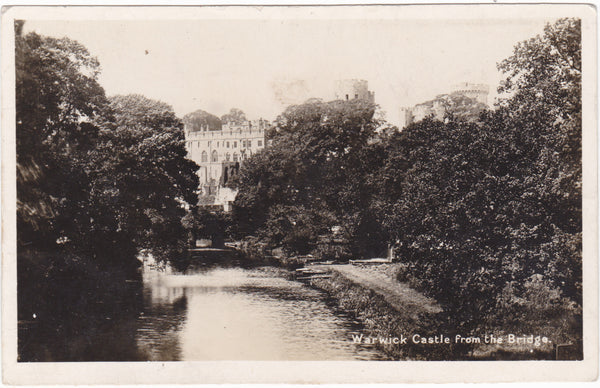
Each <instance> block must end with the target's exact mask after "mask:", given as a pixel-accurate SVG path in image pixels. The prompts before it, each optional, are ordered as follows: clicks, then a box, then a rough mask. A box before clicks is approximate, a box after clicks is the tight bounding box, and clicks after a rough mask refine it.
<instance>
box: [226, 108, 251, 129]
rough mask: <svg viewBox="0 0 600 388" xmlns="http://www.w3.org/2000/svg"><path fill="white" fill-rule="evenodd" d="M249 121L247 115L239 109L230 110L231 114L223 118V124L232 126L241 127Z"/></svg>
mask: <svg viewBox="0 0 600 388" xmlns="http://www.w3.org/2000/svg"><path fill="white" fill-rule="evenodd" d="M247 120H248V119H246V114H245V113H244V112H243V111H242V110H241V109H238V108H231V109H230V110H229V113H225V114H224V115H223V116H221V122H222V123H231V124H236V125H240V124H243V123H244V122H245V121H247Z"/></svg>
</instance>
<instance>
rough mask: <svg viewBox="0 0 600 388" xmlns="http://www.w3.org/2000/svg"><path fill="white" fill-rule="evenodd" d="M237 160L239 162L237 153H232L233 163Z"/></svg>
mask: <svg viewBox="0 0 600 388" xmlns="http://www.w3.org/2000/svg"><path fill="white" fill-rule="evenodd" d="M238 160H239V156H238V153H237V152H234V153H233V161H234V162H237V161H238Z"/></svg>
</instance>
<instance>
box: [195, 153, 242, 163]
mask: <svg viewBox="0 0 600 388" xmlns="http://www.w3.org/2000/svg"><path fill="white" fill-rule="evenodd" d="M245 158H246V154H245V153H244V152H242V153H241V155H240V154H238V153H237V152H234V153H233V161H234V162H239V161H241V160H243V159H245ZM200 161H201V162H203V163H206V162H208V153H207V152H206V151H202V155H201V156H200ZM210 161H211V162H218V161H219V153H218V152H217V151H213V152H212V154H211V156H210ZM225 161H226V162H229V161H231V154H230V153H229V152H228V153H226V154H225Z"/></svg>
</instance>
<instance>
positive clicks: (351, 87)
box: [335, 79, 375, 103]
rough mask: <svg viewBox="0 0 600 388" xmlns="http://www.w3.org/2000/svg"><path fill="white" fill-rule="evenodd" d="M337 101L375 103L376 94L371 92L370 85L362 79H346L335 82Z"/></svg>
mask: <svg viewBox="0 0 600 388" xmlns="http://www.w3.org/2000/svg"><path fill="white" fill-rule="evenodd" d="M335 99H336V100H345V101H348V100H355V99H358V100H365V101H369V102H371V103H373V102H375V93H373V92H371V91H369V83H368V82H367V81H365V80H362V79H344V80H337V81H335Z"/></svg>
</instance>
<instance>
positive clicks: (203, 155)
mask: <svg viewBox="0 0 600 388" xmlns="http://www.w3.org/2000/svg"><path fill="white" fill-rule="evenodd" d="M200 160H201V161H202V162H208V154H207V153H206V151H202V159H200Z"/></svg>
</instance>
